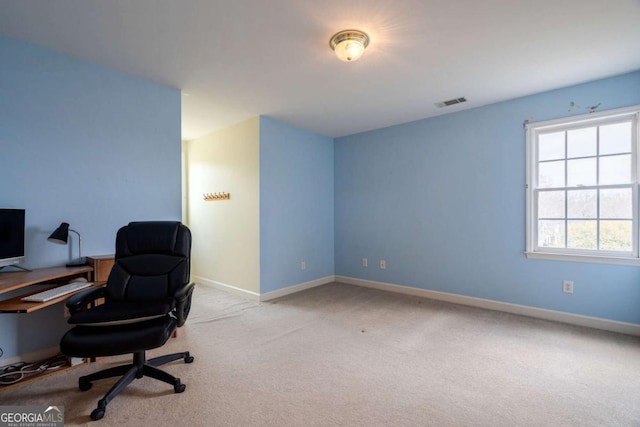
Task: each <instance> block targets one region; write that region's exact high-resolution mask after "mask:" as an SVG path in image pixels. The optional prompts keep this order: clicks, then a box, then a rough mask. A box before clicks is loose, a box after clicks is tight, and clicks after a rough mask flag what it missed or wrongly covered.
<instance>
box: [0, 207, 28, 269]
mask: <svg viewBox="0 0 640 427" xmlns="http://www.w3.org/2000/svg"><path fill="white" fill-rule="evenodd" d="M24 217H25V210H24V209H4V208H0V268H2V267H4V266H7V265H13V264H18V263H21V262H24V229H25V225H24Z"/></svg>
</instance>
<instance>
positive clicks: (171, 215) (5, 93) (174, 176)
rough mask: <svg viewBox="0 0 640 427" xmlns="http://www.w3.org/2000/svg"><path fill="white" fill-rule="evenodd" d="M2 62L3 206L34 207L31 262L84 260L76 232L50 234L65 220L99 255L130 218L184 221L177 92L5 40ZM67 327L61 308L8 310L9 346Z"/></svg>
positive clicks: (54, 337) (4, 318)
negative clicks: (61, 237)
mask: <svg viewBox="0 0 640 427" xmlns="http://www.w3.org/2000/svg"><path fill="white" fill-rule="evenodd" d="M0 64H2V66H0V206H2V207H19V208H25V209H26V227H27V231H26V262H25V263H24V264H23V265H24V266H26V267H30V268H37V267H47V266H53V265H62V264H64V263H66V262H67V261H68V260H69V258H70V256H73V257H74V258H75V257H77V254H78V248H77V240H76V239H75V235H73V234H72V235H71V236H72V237H71V238H72V239H73V240H72V245H73V246H72V247H71V246H63V245H56V244H53V243H49V242H48V241H47V240H46V239H47V237H48V235H49V234H50V233H51V232H52V231H53V230H54V229H55V228H56V227H57V226H58V225H59V224H60V223H61V222H62V221H66V222H68V223H69V224H71V228H73V229H75V230H77V231H79V232H80V233H81V234H82V245H83V246H82V249H83V254H87V255H90V254H94V255H98V254H108V253H113V251H114V239H115V233H116V231H117V229H118V228H119V227H120V226H122V225H124V224H126V223H128V222H129V221H133V220H147V219H180V217H181V171H180V169H181V164H180V132H181V131H180V114H181V113H180V108H181V107H180V102H181V100H180V92H179V91H178V90H176V89H172V88H168V87H165V86H161V85H158V84H154V83H151V82H148V81H145V80H142V79H139V78H136V77H132V76H128V75H125V74H122V73H119V72H115V71H112V70H109V69H106V68H102V67H99V66H96V65H92V64H88V63H85V62H82V61H78V60H75V59H72V58H70V57H68V56H65V55H61V54H58V53H55V52H52V51H49V50H46V49H43V48H40V47H36V46H32V45H29V44H25V43H22V42H19V41H16V40H13V39H10V38H7V37H4V36H0ZM71 248H72V252H73V255H71V254H70V253H69V252H70V249H71ZM43 319H49V322H48V323H47V322H46V321H43ZM45 324H46V327H44V326H43V325H45ZM65 329H66V324H65V322H64V321H63V320H62V306H61V305H56V306H54V307H52V308H50V309H47V310H43V311H42V312H38V313H37V314H29V315H7V314H0V331H1V333H0V337H1V338H0V347H1V348H2V349H3V350H4V351H5V356H4V357H11V356H13V355H17V354H25V353H28V352H31V351H35V350H39V349H41V348H48V347H51V346H55V345H56V344H57V342H58V340H59V338H60V336H61V332H62V331H64V330H65ZM1 361H2V360H1V359H0V364H1Z"/></svg>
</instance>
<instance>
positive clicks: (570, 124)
mask: <svg viewBox="0 0 640 427" xmlns="http://www.w3.org/2000/svg"><path fill="white" fill-rule="evenodd" d="M629 119H631V121H632V130H631V131H632V141H631V159H632V167H631V169H632V170H631V173H632V181H631V184H623V185H607V186H605V185H603V186H598V185H596V186H593V187H584V188H585V189H588V188H628V187H631V188H632V194H633V208H634V210H633V227H632V229H633V231H632V232H633V251H632V252H631V253H629V252H613V251H593V250H589V251H587V250H576V249H566V248H546V247H538V246H537V235H538V234H537V224H538V218H537V203H536V195H537V194H538V193H539V191H538V188H537V184H538V179H537V178H538V170H537V169H538V150H537V140H538V135H539V134H541V133H547V132H550V131H563V130H570V129H572V128H579V127H583V126H585V125H591V124H593V125H604V124H608V123H616V122H620V121H626V120H629ZM639 121H640V105H636V106H633V107H628V108H620V109H616V110H608V111H602V112H598V113H591V114H583V115H579V116H571V117H565V118H562V119H556V120H548V121H544V122H537V123H529V124H527V125H526V126H525V130H526V158H527V161H526V249H525V255H526V256H527V258H534V259H551V260H558V261H578V262H591V263H604V264H623V265H640V231H639V229H640V227H639V221H640V203H639V202H638V187H639V184H640V147H639V144H640V129H639V128H640V126H639V124H638V123H639ZM565 185H566V183H565ZM565 188H567V187H565ZM542 191H544V190H542Z"/></svg>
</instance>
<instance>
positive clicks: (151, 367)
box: [78, 351, 193, 421]
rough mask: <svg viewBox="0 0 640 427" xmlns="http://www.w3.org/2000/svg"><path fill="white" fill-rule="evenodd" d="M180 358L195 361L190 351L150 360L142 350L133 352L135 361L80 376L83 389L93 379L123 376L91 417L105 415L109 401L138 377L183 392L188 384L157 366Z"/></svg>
mask: <svg viewBox="0 0 640 427" xmlns="http://www.w3.org/2000/svg"><path fill="white" fill-rule="evenodd" d="M179 359H184V363H191V362H193V356H191V355H190V354H189V352H188V351H186V352H183V353H174V354H167V355H164V356H159V357H154V358H153V359H149V360H146V355H145V352H144V351H140V352H136V353H134V354H133V363H130V364H128V365H122V366H115V367H113V368H108V369H104V370H102V371H99V372H94V373H93V374H90V375H85V376H83V377H80V378H79V379H78V388H79V389H80V390H81V391H87V390H89V389H90V388H91V386H92V385H93V384H92V382H93V381H96V380H101V379H105V378H112V377H119V376H121V377H122V378H120V379H119V380H118V381H117V382H116V383H115V384H114V385H113V387H111V389H110V390H109V391H108V392H107V394H105V395H104V397H103V398H102V399H100V400H99V401H98V407H97V408H96V409H94V410H93V412H91V419H92V420H94V421H96V420H99V419H100V418H102V417H104V413H105V411H106V408H107V405H108V404H109V402H111V400H113V398H114V397H116V396H117V395H118V393H120V392H121V391H122V390H124V389H125V388H126V387H127V385H129V383H131V381H133V380H134V379H136V378H142V377H145V376H146V377H151V378H155V379H157V380H160V381H163V382H165V383H167V384H171V385H172V386H173V390H174V391H175V392H176V393H182V392H183V391H184V390H185V388H186V386H185V385H184V384H182V383H181V382H180V378H176V377H174V376H173V375H171V374H169V373H167V372H165V371H163V370H161V369H158V368H156V366H160V365H164V364H165V363H169V362H173V361H174V360H179Z"/></svg>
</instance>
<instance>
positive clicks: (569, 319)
mask: <svg viewBox="0 0 640 427" xmlns="http://www.w3.org/2000/svg"><path fill="white" fill-rule="evenodd" d="M335 277H336V281H337V282H341V283H347V284H350V285H356V286H363V287H365V288H373V289H380V290H383V291H390V292H396V293H401V294H406V295H413V296H418V297H423V298H430V299H434V300H439V301H446V302H451V303H454V304H462V305H468V306H472V307H479V308H485V309H488V310H495V311H503V312H506V313H512V314H519V315H521V316H527V317H535V318H538V319H544V320H552V321H555V322H562V323H569V324H571V325H578V326H586V327H588V328H594V329H602V330H605V331H611V332H618V333H621V334H627V335H640V325H638V324H635V323H626V322H618V321H615V320H608V319H602V318H599V317H590V316H582V315H580V314H571V313H565V312H562V311H555V310H547V309H544V308H536V307H529V306H526V305H518V304H511V303H506V302H500V301H494V300H489V299H483V298H476V297H469V296H464V295H459V294H451V293H448V292H439V291H430V290H427V289H420V288H412V287H410V286H402V285H395V284H392V283H385V282H375V281H372V280H364V279H357V278H355V277H349V276H335Z"/></svg>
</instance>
